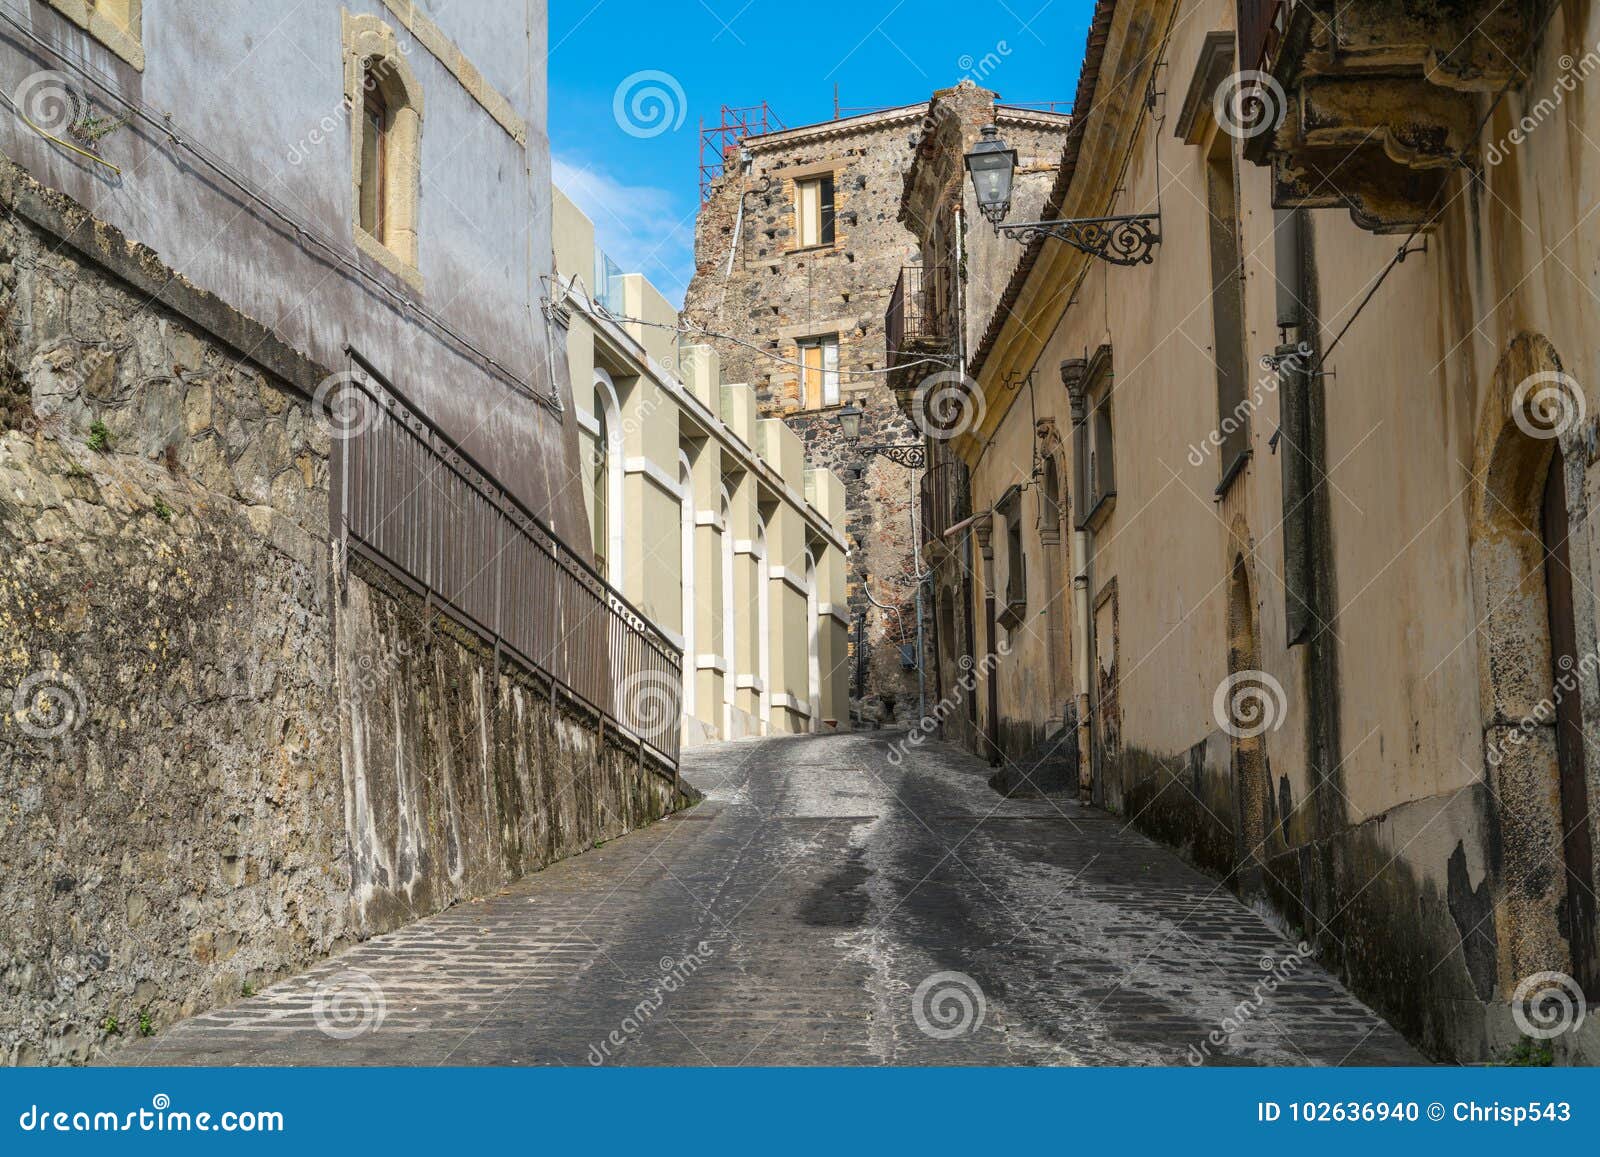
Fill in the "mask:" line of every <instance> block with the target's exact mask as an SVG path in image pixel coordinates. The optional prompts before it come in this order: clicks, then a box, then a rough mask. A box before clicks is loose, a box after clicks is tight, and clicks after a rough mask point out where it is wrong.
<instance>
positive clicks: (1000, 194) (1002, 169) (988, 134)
mask: <svg viewBox="0 0 1600 1157" xmlns="http://www.w3.org/2000/svg"><path fill="white" fill-rule="evenodd" d="M966 162H967V171H968V172H969V173H971V174H972V189H973V192H974V193H976V194H977V197H978V210H979V211H980V212H981V213H982V214H983V215H984V216H985V217H988V218H989V219H990V220H993V221H998V220H1000V219H1001V218H1002V217H1004V216H1005V215H1006V213H1007V211H1009V210H1010V208H1011V188H1012V183H1013V182H1014V181H1015V179H1016V174H1017V151H1016V150H1015V149H1008V148H1006V144H1005V142H1004V141H1002V140H1001V139H1000V132H999V130H998V129H996V128H995V126H994V125H985V126H984V129H983V139H982V140H981V141H979V142H978V143H977V144H976V145H974V146H973V147H972V151H971V152H970V153H968V154H967V156H966Z"/></svg>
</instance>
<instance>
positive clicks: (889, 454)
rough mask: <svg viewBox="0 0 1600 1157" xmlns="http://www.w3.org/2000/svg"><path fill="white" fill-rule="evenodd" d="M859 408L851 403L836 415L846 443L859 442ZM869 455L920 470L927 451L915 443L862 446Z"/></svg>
mask: <svg viewBox="0 0 1600 1157" xmlns="http://www.w3.org/2000/svg"><path fill="white" fill-rule="evenodd" d="M861 413H862V411H861V407H860V406H858V405H856V404H855V403H854V402H851V403H850V404H849V405H847V406H845V407H844V408H843V409H841V410H840V411H839V412H838V414H837V415H835V416H836V417H837V418H838V420H839V432H840V433H842V434H843V435H844V436H845V440H846V441H847V442H859V441H860V440H861ZM862 449H864V450H865V451H866V452H867V453H869V454H877V455H879V456H880V457H883V458H887V459H889V461H891V462H895V463H898V464H899V465H901V466H904V467H906V469H908V470H921V469H922V468H923V467H924V466H926V465H927V464H928V453H927V450H926V449H925V448H924V447H923V446H920V445H918V444H917V443H915V442H905V443H899V444H896V445H892V446H886V445H878V446H863V447H862Z"/></svg>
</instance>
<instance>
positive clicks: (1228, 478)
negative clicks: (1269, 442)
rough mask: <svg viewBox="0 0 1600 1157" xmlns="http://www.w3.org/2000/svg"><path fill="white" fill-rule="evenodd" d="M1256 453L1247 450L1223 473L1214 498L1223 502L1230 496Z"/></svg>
mask: <svg viewBox="0 0 1600 1157" xmlns="http://www.w3.org/2000/svg"><path fill="white" fill-rule="evenodd" d="M1254 453H1255V451H1253V450H1246V451H1244V452H1243V453H1241V454H1239V455H1238V456H1237V457H1236V458H1234V460H1233V461H1232V462H1230V463H1229V464H1228V468H1227V469H1226V470H1224V471H1223V472H1222V481H1221V482H1219V483H1217V489H1216V490H1215V492H1213V495H1212V497H1214V498H1215V499H1216V500H1217V501H1218V502H1221V501H1222V500H1223V499H1224V498H1226V497H1227V496H1228V491H1229V490H1231V489H1232V488H1233V483H1234V481H1235V480H1236V479H1237V478H1238V477H1239V475H1241V474H1243V473H1244V468H1245V467H1246V466H1248V465H1249V464H1250V457H1251V455H1252V454H1254Z"/></svg>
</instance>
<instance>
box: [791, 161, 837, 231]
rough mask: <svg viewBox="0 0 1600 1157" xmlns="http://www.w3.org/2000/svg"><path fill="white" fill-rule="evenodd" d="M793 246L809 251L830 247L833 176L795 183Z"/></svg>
mask: <svg viewBox="0 0 1600 1157" xmlns="http://www.w3.org/2000/svg"><path fill="white" fill-rule="evenodd" d="M794 212H795V229H794V232H795V245H796V247H797V248H800V249H810V248H812V247H813V246H816V245H832V244H833V174H832V173H829V174H828V175H827V176H823V177H814V178H812V179H811V180H808V181H796V182H795V190H794Z"/></svg>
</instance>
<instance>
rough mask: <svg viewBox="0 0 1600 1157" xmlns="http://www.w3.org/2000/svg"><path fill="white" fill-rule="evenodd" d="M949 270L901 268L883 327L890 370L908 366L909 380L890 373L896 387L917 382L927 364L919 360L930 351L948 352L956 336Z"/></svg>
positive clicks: (915, 266)
mask: <svg viewBox="0 0 1600 1157" xmlns="http://www.w3.org/2000/svg"><path fill="white" fill-rule="evenodd" d="M953 284H954V283H953V281H952V279H951V277H950V271H949V270H948V269H946V268H944V267H943V266H937V265H931V266H930V265H907V266H906V267H905V268H903V269H902V270H901V271H900V277H899V279H898V280H897V281H896V282H895V286H894V293H893V294H891V295H890V297H889V310H888V312H887V313H886V314H884V318H883V328H884V336H885V344H886V345H887V347H888V358H889V369H890V370H891V371H893V370H899V369H901V368H902V367H905V368H906V369H907V371H908V372H907V375H906V376H907V379H908V380H907V381H905V382H902V381H900V380H899V379H900V375H899V374H891V377H890V384H891V385H893V386H894V387H895V388H896V389H900V388H904V387H907V386H912V385H915V383H916V381H918V380H920V379H921V378H923V377H926V376H927V374H926V373H918V372H917V371H918V370H926V369H927V368H928V367H926V366H921V365H917V364H916V363H918V362H920V360H921V359H922V358H924V357H927V356H928V355H930V354H943V353H945V352H947V350H948V347H949V344H950V340H951V338H952V337H953V334H952V332H951V325H950V316H951V309H950V292H951V289H952V286H953Z"/></svg>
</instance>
